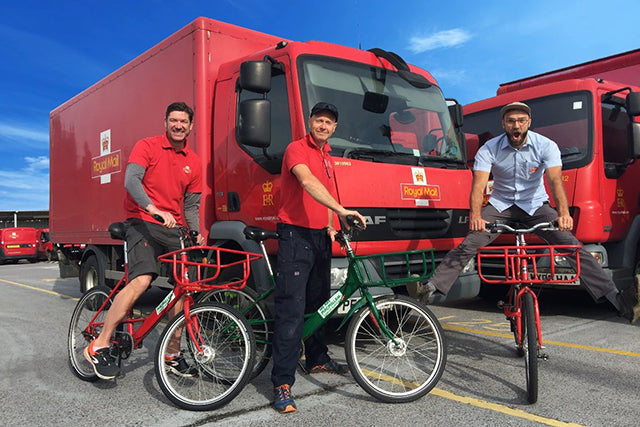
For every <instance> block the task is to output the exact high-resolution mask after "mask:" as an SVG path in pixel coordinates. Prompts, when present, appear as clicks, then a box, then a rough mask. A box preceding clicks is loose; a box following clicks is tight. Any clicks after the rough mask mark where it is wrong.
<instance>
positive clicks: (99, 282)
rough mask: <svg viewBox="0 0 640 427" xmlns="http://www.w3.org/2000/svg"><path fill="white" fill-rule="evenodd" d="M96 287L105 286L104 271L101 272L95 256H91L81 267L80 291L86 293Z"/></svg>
mask: <svg viewBox="0 0 640 427" xmlns="http://www.w3.org/2000/svg"><path fill="white" fill-rule="evenodd" d="M96 286H105V281H104V271H101V270H100V265H99V264H98V259H97V258H96V257H95V255H91V256H89V257H88V258H87V259H86V260H85V261H84V262H83V263H82V265H81V266H80V291H82V293H85V292H87V291H88V290H89V289H92V288H95V287H96Z"/></svg>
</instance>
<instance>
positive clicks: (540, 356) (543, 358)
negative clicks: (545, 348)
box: [538, 353, 549, 360]
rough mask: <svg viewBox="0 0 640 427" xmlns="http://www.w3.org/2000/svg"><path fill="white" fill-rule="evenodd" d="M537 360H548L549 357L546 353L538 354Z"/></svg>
mask: <svg viewBox="0 0 640 427" xmlns="http://www.w3.org/2000/svg"><path fill="white" fill-rule="evenodd" d="M538 359H542V360H549V355H548V354H547V353H540V354H538Z"/></svg>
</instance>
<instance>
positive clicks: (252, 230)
mask: <svg viewBox="0 0 640 427" xmlns="http://www.w3.org/2000/svg"><path fill="white" fill-rule="evenodd" d="M244 235H245V236H246V237H247V239H250V240H255V241H256V242H262V241H264V240H267V239H277V238H278V237H279V236H278V232H277V231H274V230H265V229H264V228H260V227H253V226H249V227H246V228H245V229H244Z"/></svg>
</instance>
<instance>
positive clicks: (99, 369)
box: [84, 341, 120, 380]
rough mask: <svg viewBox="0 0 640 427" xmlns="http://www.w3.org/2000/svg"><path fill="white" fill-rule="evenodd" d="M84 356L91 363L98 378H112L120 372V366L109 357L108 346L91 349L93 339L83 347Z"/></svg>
mask: <svg viewBox="0 0 640 427" xmlns="http://www.w3.org/2000/svg"><path fill="white" fill-rule="evenodd" d="M84 358H85V359H87V360H88V361H89V363H91V366H93V371H94V372H95V373H96V375H97V376H98V378H102V379H103V380H112V379H114V378H115V377H117V376H118V374H119V373H120V368H119V367H118V365H117V364H116V361H115V359H114V358H113V357H111V353H110V350H109V347H105V348H101V349H98V350H96V351H94V350H93V341H91V343H89V345H88V346H86V347H85V349H84Z"/></svg>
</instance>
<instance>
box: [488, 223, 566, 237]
mask: <svg viewBox="0 0 640 427" xmlns="http://www.w3.org/2000/svg"><path fill="white" fill-rule="evenodd" d="M521 225H522V224H518V225H516V224H514V226H515V227H519V226H521ZM515 227H512V226H510V225H509V224H504V223H500V222H493V223H489V224H487V225H486V226H485V228H486V229H487V231H488V232H490V233H502V232H505V231H506V232H509V233H514V234H526V233H532V232H534V231H536V230H543V231H558V230H559V228H558V223H557V222H556V221H551V222H541V223H539V224H536V225H534V226H533V227H529V228H515Z"/></svg>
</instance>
